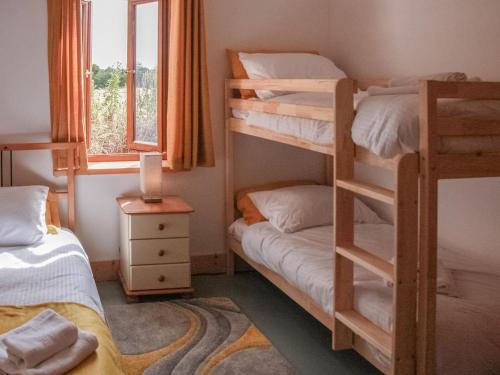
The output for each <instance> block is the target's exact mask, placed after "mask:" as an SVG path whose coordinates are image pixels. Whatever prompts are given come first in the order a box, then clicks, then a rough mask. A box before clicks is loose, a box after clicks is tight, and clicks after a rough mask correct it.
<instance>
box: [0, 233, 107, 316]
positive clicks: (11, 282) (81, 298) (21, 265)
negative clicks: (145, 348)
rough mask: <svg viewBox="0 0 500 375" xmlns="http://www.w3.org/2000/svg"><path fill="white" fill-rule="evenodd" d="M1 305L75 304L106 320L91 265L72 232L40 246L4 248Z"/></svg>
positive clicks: (51, 236)
mask: <svg viewBox="0 0 500 375" xmlns="http://www.w3.org/2000/svg"><path fill="white" fill-rule="evenodd" d="M0 285H1V289H0V305H15V306H26V305H38V304H42V303H50V302H73V303H78V304H82V305H85V306H88V307H90V308H92V309H93V310H95V311H96V312H98V313H99V315H100V316H101V317H103V318H104V312H103V308H102V304H101V301H100V299H99V294H98V292H97V287H96V285H95V282H94V278H93V276H92V270H91V268H90V262H89V259H88V257H87V254H86V253H85V251H84V249H83V247H82V245H81V243H80V241H79V240H78V238H77V237H76V236H75V235H74V234H73V232H71V231H70V230H68V229H64V228H63V229H60V230H59V233H58V234H49V235H48V236H47V240H46V241H45V242H44V243H42V244H39V245H34V246H19V247H0Z"/></svg>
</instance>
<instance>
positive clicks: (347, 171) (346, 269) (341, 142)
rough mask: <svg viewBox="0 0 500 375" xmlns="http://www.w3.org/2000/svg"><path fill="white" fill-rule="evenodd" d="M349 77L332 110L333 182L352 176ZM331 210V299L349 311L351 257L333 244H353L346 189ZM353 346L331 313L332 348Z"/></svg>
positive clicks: (338, 193) (350, 204)
mask: <svg viewBox="0 0 500 375" xmlns="http://www.w3.org/2000/svg"><path fill="white" fill-rule="evenodd" d="M353 89H354V86H353V81H351V80H347V79H346V80H342V81H340V82H339V83H338V84H337V90H336V93H335V98H334V107H335V108H336V111H335V115H336V116H335V117H336V118H335V170H334V176H335V184H336V182H337V180H352V179H353V178H354V144H353V142H352V138H351V126H352V122H353V120H354V111H353V110H352V108H354V107H353V95H352V92H353ZM335 190H336V191H335V193H334V194H335V199H334V201H335V205H334V207H333V210H334V211H333V212H334V224H335V228H334V231H335V233H334V249H333V250H334V254H335V256H334V301H333V311H334V314H335V313H336V312H343V311H352V310H353V298H354V286H353V270H354V264H353V262H352V260H350V259H348V258H346V257H344V256H342V255H341V254H339V253H338V252H337V251H336V247H337V246H339V247H348V246H350V245H351V244H353V243H354V226H353V222H354V194H353V192H351V191H349V190H344V189H335ZM352 345H353V332H352V330H351V329H350V328H349V327H348V326H347V325H346V324H345V321H341V320H340V319H338V318H337V316H334V320H333V338H332V346H333V349H334V350H340V349H350V348H352Z"/></svg>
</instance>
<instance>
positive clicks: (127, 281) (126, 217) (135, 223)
mask: <svg viewBox="0 0 500 375" xmlns="http://www.w3.org/2000/svg"><path fill="white" fill-rule="evenodd" d="M116 201H117V202H118V205H119V206H120V280H121V282H122V285H123V290H124V291H125V294H126V295H127V296H128V297H138V296H141V295H153V294H177V293H179V294H181V293H191V292H193V289H192V288H191V258H190V253H189V214H190V213H191V212H193V209H192V208H191V206H190V205H189V204H187V203H186V202H184V201H183V200H182V199H181V198H179V197H175V196H166V197H163V199H162V202H161V203H145V202H144V201H143V200H142V199H141V198H139V197H135V198H117V199H116Z"/></svg>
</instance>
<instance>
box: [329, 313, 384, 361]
mask: <svg viewBox="0 0 500 375" xmlns="http://www.w3.org/2000/svg"><path fill="white" fill-rule="evenodd" d="M335 318H337V319H338V320H339V321H340V322H342V323H343V324H344V325H346V326H347V327H348V328H349V329H350V330H351V331H353V332H354V333H355V334H357V335H358V336H360V337H361V338H363V339H364V340H366V341H367V342H368V343H369V344H371V345H373V346H374V347H376V348H377V349H378V350H380V351H381V352H382V353H383V354H385V355H386V356H387V357H389V358H391V357H392V338H391V335H390V334H388V333H387V332H385V331H384V330H383V329H382V328H380V327H378V326H377V325H375V324H373V323H372V322H371V321H369V320H368V319H366V318H365V317H364V316H363V315H361V314H360V313H358V312H356V311H354V310H347V311H337V312H335ZM333 334H335V332H334V333H333Z"/></svg>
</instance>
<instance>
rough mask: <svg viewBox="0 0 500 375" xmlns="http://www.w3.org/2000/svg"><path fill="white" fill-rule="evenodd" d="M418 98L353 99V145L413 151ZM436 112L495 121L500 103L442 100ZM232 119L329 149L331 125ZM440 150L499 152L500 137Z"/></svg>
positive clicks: (457, 141) (383, 152) (323, 101)
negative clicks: (478, 116)
mask: <svg viewBox="0 0 500 375" xmlns="http://www.w3.org/2000/svg"><path fill="white" fill-rule="evenodd" d="M418 100H419V99H418V95H380V96H368V94H367V93H366V92H359V93H357V94H355V95H354V106H355V109H356V110H357V114H356V117H355V120H354V123H353V129H352V133H353V140H354V142H355V143H356V144H357V145H359V146H363V147H365V148H367V149H369V150H370V151H372V152H373V153H375V154H377V155H379V156H382V157H384V158H391V157H394V156H395V155H397V154H400V153H404V152H414V151H417V150H418V148H419V137H420V135H419V119H418V108H419V105H418ZM268 101H272V102H279V103H289V104H302V105H314V106H319V107H329V106H331V104H332V101H333V96H332V94H327V93H294V94H288V95H282V96H278V97H275V98H272V99H269V100H268ZM439 108H440V110H441V111H442V112H443V113H444V114H446V115H447V116H452V117H455V118H470V117H471V116H477V115H480V116H481V118H482V119H485V120H488V119H489V120H492V119H496V120H498V119H500V101H498V100H475V101H443V102H442V103H440V106H439ZM233 116H235V117H236V118H239V119H242V120H245V122H246V123H247V124H248V125H251V126H255V127H259V128H264V129H268V130H272V131H274V132H276V133H279V134H285V135H290V136H293V137H296V138H300V139H305V140H307V141H309V142H312V143H315V144H318V145H330V144H332V143H333V140H334V131H333V126H332V123H330V122H327V121H320V120H312V119H303V118H298V117H293V116H284V115H274V114H269V113H262V112H255V111H244V110H236V109H233ZM440 151H441V152H443V153H476V152H499V151H500V137H498V136H485V137H446V138H443V142H442V144H441V148H440Z"/></svg>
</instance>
